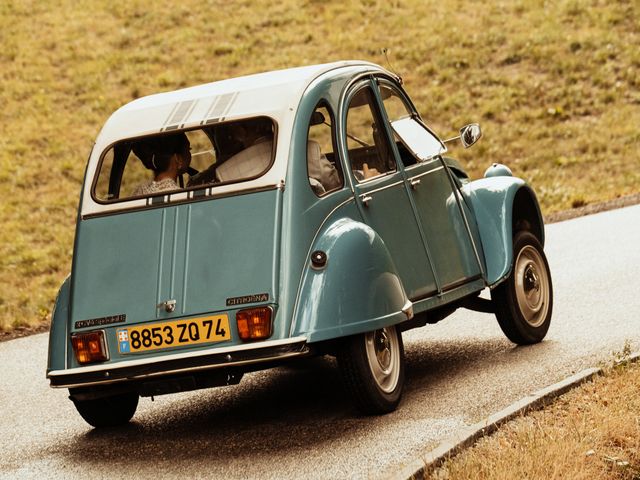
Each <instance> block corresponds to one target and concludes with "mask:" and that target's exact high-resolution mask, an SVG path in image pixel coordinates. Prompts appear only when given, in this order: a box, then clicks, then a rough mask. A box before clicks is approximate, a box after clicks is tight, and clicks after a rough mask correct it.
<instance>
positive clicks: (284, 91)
mask: <svg viewBox="0 0 640 480" xmlns="http://www.w3.org/2000/svg"><path fill="white" fill-rule="evenodd" d="M358 65H362V66H365V67H377V66H376V65H374V64H370V63H367V62H358V61H344V62H336V63H327V64H321V65H312V66H307V67H297V68H290V69H286V70H277V71H272V72H265V73H258V74H254V75H248V76H244V77H238V78H231V79H226V80H221V81H217V82H213V83H208V84H204V85H198V86H195V87H189V88H184V89H181V90H175V91H172V92H166V93H159V94H155V95H149V96H147V97H143V98H140V99H137V100H134V101H132V102H130V103H128V104H126V105H124V106H123V107H121V108H119V109H118V110H116V111H115V112H114V113H113V115H112V116H111V117H110V118H109V119H108V120H107V122H106V123H105V125H104V127H103V129H102V131H101V132H100V135H99V136H98V139H97V141H96V143H97V144H101V145H104V146H106V145H109V144H111V143H113V142H115V141H118V140H121V139H123V138H133V137H139V136H143V135H150V134H154V133H160V132H163V131H171V130H176V129H183V128H190V127H195V126H198V125H205V124H208V123H209V124H210V123H216V122H221V121H224V120H228V119H230V118H242V117H247V116H252V115H255V114H256V113H258V114H262V115H269V116H272V117H274V118H275V119H276V120H278V119H280V118H282V117H283V116H284V115H285V114H286V111H287V110H289V109H290V108H294V109H295V107H296V106H297V104H298V102H299V100H300V97H301V95H302V93H303V92H304V90H305V89H306V87H307V86H308V85H309V84H310V83H311V82H312V81H313V80H314V79H316V78H317V77H319V76H320V75H322V74H324V73H326V72H329V71H331V70H334V69H338V68H340V67H353V66H358ZM377 68H380V67H377Z"/></svg>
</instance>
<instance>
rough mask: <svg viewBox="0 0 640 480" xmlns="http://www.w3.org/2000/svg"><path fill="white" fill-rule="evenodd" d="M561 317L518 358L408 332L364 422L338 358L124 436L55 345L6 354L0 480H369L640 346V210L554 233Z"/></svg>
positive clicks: (461, 328)
mask: <svg viewBox="0 0 640 480" xmlns="http://www.w3.org/2000/svg"><path fill="white" fill-rule="evenodd" d="M547 255H548V257H549V262H550V265H551V270H552V274H553V281H554V286H555V293H556V296H555V310H554V317H553V322H552V326H551V329H550V331H549V335H548V337H547V339H546V340H545V341H544V342H543V343H541V344H538V345H534V346H531V347H515V346H513V345H512V344H510V343H509V342H508V341H507V340H506V339H505V337H504V336H503V335H502V333H501V331H500V329H499V328H498V324H497V322H496V321H495V319H494V317H492V316H491V315H487V314H476V313H471V312H464V311H460V312H458V313H456V314H455V315H454V316H453V317H450V318H449V319H447V320H445V321H444V322H442V323H440V324H438V325H435V326H426V327H423V328H421V329H417V330H413V331H411V332H408V333H407V334H406V336H405V348H406V354H407V389H406V392H405V395H404V401H403V403H402V404H401V406H400V408H399V410H398V411H396V412H394V413H392V414H390V415H386V416H383V417H365V418H361V417H358V416H357V415H356V414H355V413H354V412H353V410H352V409H351V406H350V404H349V403H348V402H347V401H345V400H344V399H343V392H342V387H341V386H340V383H339V379H338V375H337V371H336V370H335V365H334V364H333V362H331V361H330V360H325V359H319V360H313V361H308V362H305V363H303V364H301V365H299V366H297V367H296V368H280V369H277V370H271V371H268V372H261V373H260V372H258V373H254V374H251V375H248V376H246V377H245V379H243V381H242V382H241V384H240V385H237V386H233V387H226V388H220V389H213V390H206V391H200V392H191V393H187V394H180V395H170V396H164V397H158V398H156V399H155V402H152V401H151V400H150V399H142V400H141V404H140V407H139V409H138V412H137V413H136V416H135V417H134V422H133V423H132V424H131V425H130V426H128V427H126V428H123V429H118V430H112V431H106V432H98V431H93V430H91V429H90V428H89V427H88V426H87V425H86V424H85V423H84V422H83V421H82V420H81V419H80V417H79V416H78V415H77V414H76V412H75V410H74V408H73V406H72V404H71V402H70V401H69V400H67V398H66V392H65V391H61V390H52V389H50V388H49V387H48V385H47V382H46V380H45V378H44V371H45V363H46V360H45V355H46V343H47V336H46V334H42V335H35V336H32V337H27V338H21V339H17V340H13V341H10V342H4V343H0V407H1V412H2V415H1V417H0V478H11V479H13V478H65V479H66V478H87V477H89V478H132V477H133V478H154V479H155V478H166V477H171V476H177V475H183V476H187V477H193V478H225V479H226V478H229V479H231V478H242V479H247V478H260V479H268V478H299V477H305V478H323V479H324V478H370V477H374V478H375V477H378V476H380V475H382V474H385V473H389V472H391V471H393V470H395V469H397V467H398V466H399V465H402V464H403V463H405V462H408V461H409V460H411V459H413V457H414V456H415V455H416V454H417V453H418V452H419V451H421V450H423V449H424V448H425V447H427V446H429V445H435V444H437V443H438V442H439V441H440V440H442V439H443V438H445V437H448V436H450V435H451V434H452V433H454V432H455V431H456V430H457V429H459V428H461V427H463V426H465V425H469V424H473V423H475V422H477V421H479V420H481V419H482V418H484V417H486V416H487V415H489V414H490V413H492V412H494V411H496V410H499V409H501V408H503V407H505V406H506V405H508V404H510V403H511V402H513V401H515V400H517V399H519V398H521V397H523V396H524V395H526V394H527V393H530V392H532V391H534V390H538V389H540V388H542V387H544V386H546V385H548V384H550V383H553V382H556V381H558V380H560V379H562V378H564V377H566V376H568V375H570V374H572V373H573V372H576V371H579V370H581V369H583V368H586V367H590V366H594V365H597V364H598V363H599V362H607V361H609V360H611V358H612V353H611V352H612V351H615V350H617V351H620V350H622V348H623V346H624V344H625V341H630V342H631V344H632V348H633V349H634V350H637V349H638V347H639V346H640V318H639V317H640V313H638V312H640V287H638V278H640V206H635V207H627V208H624V209H621V210H614V211H610V212H605V213H601V214H597V215H593V216H588V217H582V218H577V219H574V220H570V221H567V222H562V223H557V224H552V225H549V226H548V227H547Z"/></svg>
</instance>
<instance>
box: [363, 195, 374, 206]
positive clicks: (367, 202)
mask: <svg viewBox="0 0 640 480" xmlns="http://www.w3.org/2000/svg"><path fill="white" fill-rule="evenodd" d="M360 200H362V203H364V205H365V207H368V206H369V202H370V201H371V200H373V197H372V196H371V195H367V194H366V193H365V194H363V195H360Z"/></svg>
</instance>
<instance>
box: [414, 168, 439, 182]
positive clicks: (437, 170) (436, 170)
mask: <svg viewBox="0 0 640 480" xmlns="http://www.w3.org/2000/svg"><path fill="white" fill-rule="evenodd" d="M443 169H444V167H442V166H441V167H437V168H434V169H433V170H429V171H428V172H423V173H419V174H418V175H414V176H409V175H407V176H408V179H407V180H413V179H414V178H422V177H426V176H427V175H430V174H432V173H436V172H439V171H440V170H443ZM409 173H411V170H408V171H407V174H409Z"/></svg>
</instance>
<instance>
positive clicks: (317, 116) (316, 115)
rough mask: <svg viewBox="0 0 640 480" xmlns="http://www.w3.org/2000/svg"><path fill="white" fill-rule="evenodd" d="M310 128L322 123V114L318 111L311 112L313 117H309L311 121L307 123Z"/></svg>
mask: <svg viewBox="0 0 640 480" xmlns="http://www.w3.org/2000/svg"><path fill="white" fill-rule="evenodd" d="M309 123H310V124H311V125H312V126H313V125H322V124H323V123H324V115H323V114H322V112H319V111H317V110H316V111H315V112H313V115H311V121H310V122H309Z"/></svg>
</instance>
